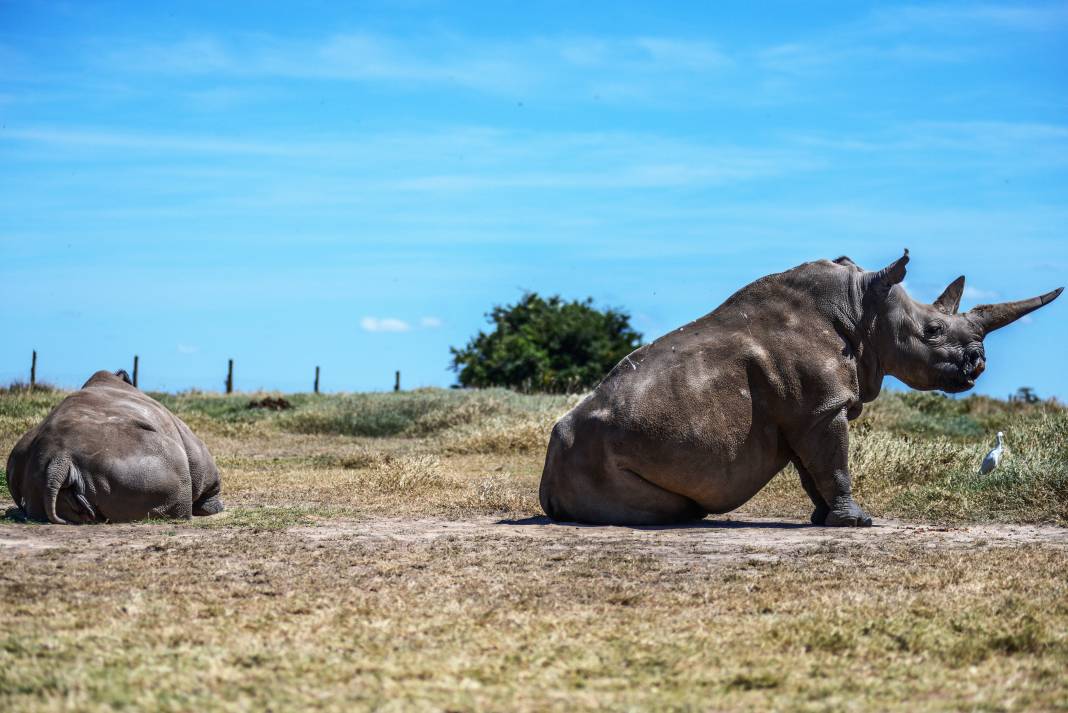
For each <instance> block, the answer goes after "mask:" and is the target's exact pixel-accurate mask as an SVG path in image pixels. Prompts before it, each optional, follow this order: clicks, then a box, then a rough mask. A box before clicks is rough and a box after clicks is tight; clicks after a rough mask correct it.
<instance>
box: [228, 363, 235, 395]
mask: <svg viewBox="0 0 1068 713" xmlns="http://www.w3.org/2000/svg"><path fill="white" fill-rule="evenodd" d="M226 393H228V394H232V393H234V360H233V359H231V360H230V362H229V364H228V366H227V367H226Z"/></svg>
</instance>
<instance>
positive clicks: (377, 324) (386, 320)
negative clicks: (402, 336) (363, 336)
mask: <svg viewBox="0 0 1068 713" xmlns="http://www.w3.org/2000/svg"><path fill="white" fill-rule="evenodd" d="M360 326H361V327H363V329H364V330H365V331H367V332H407V331H409V330H410V329H411V328H412V327H411V325H410V324H408V323H407V322H405V321H404V320H401V319H396V318H394V317H364V318H363V319H361V320H360Z"/></svg>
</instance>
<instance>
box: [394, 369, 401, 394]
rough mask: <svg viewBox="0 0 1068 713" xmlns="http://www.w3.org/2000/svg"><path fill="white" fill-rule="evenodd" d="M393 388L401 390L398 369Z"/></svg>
mask: <svg viewBox="0 0 1068 713" xmlns="http://www.w3.org/2000/svg"><path fill="white" fill-rule="evenodd" d="M393 390H394V391H400V371H399V370H398V371H397V373H396V374H395V376H394V381H393Z"/></svg>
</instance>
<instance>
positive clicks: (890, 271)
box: [868, 248, 909, 300]
mask: <svg viewBox="0 0 1068 713" xmlns="http://www.w3.org/2000/svg"><path fill="white" fill-rule="evenodd" d="M908 264H909V249H908V248H905V254H904V255H902V256H901V257H899V258H898V259H897V260H895V261H894V262H892V263H891V264H889V265H887V266H886V267H884V268H883V269H882V270H879V272H875V273H868V274H869V275H870V276H871V277H870V279H869V280H868V293H869V294H872V295H874V296H875V298H876V299H879V300H882V299H886V296H887V295H888V294H890V288H891V287H893V286H894V285H896V284H898V283H900V282H901V281H902V280H904V279H905V266H906V265H908Z"/></svg>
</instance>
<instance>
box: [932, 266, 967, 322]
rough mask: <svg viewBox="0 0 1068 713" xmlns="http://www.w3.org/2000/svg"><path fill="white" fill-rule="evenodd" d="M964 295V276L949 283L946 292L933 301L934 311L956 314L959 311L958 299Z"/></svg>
mask: <svg viewBox="0 0 1068 713" xmlns="http://www.w3.org/2000/svg"><path fill="white" fill-rule="evenodd" d="M963 294H964V275H961V276H960V277H958V278H957V279H956V280H954V281H953V282H951V283H949V287H947V288H946V291H945V292H943V293H942V294H941V295H939V296H938V299H937V300H935V301H934V306H935V309H937V310H938V311H939V312H944V313H945V314H956V313H957V310H958V309H960V297H961V295H963Z"/></svg>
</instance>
